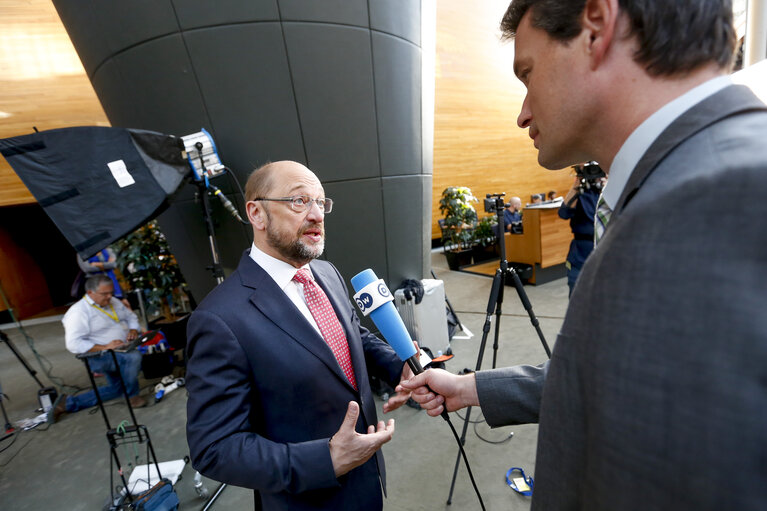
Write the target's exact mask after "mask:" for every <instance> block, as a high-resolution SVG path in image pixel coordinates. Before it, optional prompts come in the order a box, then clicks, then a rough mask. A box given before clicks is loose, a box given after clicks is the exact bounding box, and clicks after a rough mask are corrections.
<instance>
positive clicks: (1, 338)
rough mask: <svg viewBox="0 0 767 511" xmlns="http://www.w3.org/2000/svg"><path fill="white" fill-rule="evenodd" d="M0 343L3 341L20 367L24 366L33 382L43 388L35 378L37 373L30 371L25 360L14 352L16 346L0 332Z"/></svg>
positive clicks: (30, 367) (30, 368)
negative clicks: (19, 363) (17, 360)
mask: <svg viewBox="0 0 767 511" xmlns="http://www.w3.org/2000/svg"><path fill="white" fill-rule="evenodd" d="M0 341H3V342H4V343H5V345H6V346H8V348H9V349H10V350H11V351H12V352H13V354H14V355H16V358H18V359H19V362H21V365H23V366H24V369H26V370H27V372H28V373H29V375H30V376H31V377H32V378H34V380H35V381H36V382H37V384H38V385H39V386H40V388H41V389H42V388H44V387H45V385H43V383H42V382H41V381H40V380H39V379H38V378H37V371H35V370H34V369H32V366H30V365H29V363H28V362H27V361H26V359H25V358H24V357H23V356H22V355H21V353H19V352H18V351H17V350H16V346H14V345H13V343H12V342H11V340H10V339H9V338H8V336H7V335H5V332H3V331H0Z"/></svg>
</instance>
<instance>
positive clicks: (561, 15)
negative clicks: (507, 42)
mask: <svg viewBox="0 0 767 511" xmlns="http://www.w3.org/2000/svg"><path fill="white" fill-rule="evenodd" d="M585 4H586V0H512V2H511V5H509V8H508V9H507V11H506V14H505V15H504V16H503V20H501V32H502V35H503V37H504V38H505V39H508V38H512V37H514V36H515V35H516V33H517V29H518V28H519V23H520V21H521V20H522V17H523V16H524V15H525V13H526V12H527V11H528V10H530V12H531V15H532V18H531V22H532V25H533V26H534V27H536V28H539V29H541V30H545V31H546V32H547V33H548V34H549V35H550V36H551V37H553V38H555V39H558V40H560V41H562V42H567V41H570V40H571V39H573V38H574V37H575V36H576V35H578V34H579V33H580V31H581V25H580V16H581V13H582V12H583V8H584V6H585ZM619 4H620V9H621V12H622V13H624V14H626V16H628V19H629V21H630V25H631V27H630V33H629V34H628V35H629V37H636V39H637V42H638V45H639V47H638V49H637V51H636V53H635V54H634V60H635V61H636V62H637V63H638V64H641V65H643V66H644V67H645V69H646V70H647V72H648V73H649V74H651V75H654V76H661V75H665V76H671V75H676V74H683V73H686V72H688V71H692V70H693V69H695V68H697V67H699V66H701V65H703V64H709V63H713V62H716V63H717V64H718V65H719V66H720V67H722V68H729V67H730V66H731V65H732V59H733V53H734V51H735V45H736V35H735V27H734V25H733V20H732V1H731V0H620V1H619Z"/></svg>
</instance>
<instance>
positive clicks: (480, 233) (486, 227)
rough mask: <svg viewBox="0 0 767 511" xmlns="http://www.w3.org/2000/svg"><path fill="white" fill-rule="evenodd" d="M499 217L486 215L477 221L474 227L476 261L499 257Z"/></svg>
mask: <svg viewBox="0 0 767 511" xmlns="http://www.w3.org/2000/svg"><path fill="white" fill-rule="evenodd" d="M497 226H498V219H497V218H496V217H495V216H485V217H483V218H481V219H480V220H479V222H477V227H476V228H475V229H474V243H475V244H474V253H473V258H474V262H475V263H477V262H479V261H487V260H490V259H494V258H496V257H498V234H497V233H496V229H497Z"/></svg>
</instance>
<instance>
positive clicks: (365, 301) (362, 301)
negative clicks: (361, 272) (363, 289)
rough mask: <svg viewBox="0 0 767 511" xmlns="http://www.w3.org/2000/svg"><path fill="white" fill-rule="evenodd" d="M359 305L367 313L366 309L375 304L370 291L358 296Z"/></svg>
mask: <svg viewBox="0 0 767 511" xmlns="http://www.w3.org/2000/svg"><path fill="white" fill-rule="evenodd" d="M356 301H357V307H359V308H360V311H361V312H362V313H363V314H365V311H366V310H367V309H368V307H370V306H371V305H373V297H372V296H370V294H368V293H362V294H361V295H359V296H358V297H357V300H356Z"/></svg>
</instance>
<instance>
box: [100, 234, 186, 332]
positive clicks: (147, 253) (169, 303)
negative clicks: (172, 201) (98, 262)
mask: <svg viewBox="0 0 767 511" xmlns="http://www.w3.org/2000/svg"><path fill="white" fill-rule="evenodd" d="M115 248H116V249H117V250H116V251H117V265H118V267H119V269H120V272H121V273H122V274H123V277H124V278H125V280H127V281H128V284H130V286H131V288H132V289H134V290H138V291H139V292H140V293H141V296H142V299H143V302H144V306H145V308H146V316H147V318H146V319H147V321H148V322H151V321H153V320H154V319H157V318H165V319H166V320H175V319H176V318H177V314H178V313H184V312H187V310H188V308H189V306H188V304H189V296H188V295H187V293H186V281H185V280H184V277H183V276H182V275H181V270H180V269H179V267H178V263H177V262H176V258H175V257H174V256H173V254H172V253H171V252H170V248H169V247H168V242H167V240H166V239H165V235H164V234H163V233H162V231H160V228H159V227H158V225H157V222H155V221H151V222H149V223H147V224H145V225H143V226H142V227H139V228H138V229H136V230H135V231H133V232H132V233H130V234H128V235H127V236H125V237H124V238H122V239H121V240H119V241H118V242H117V243H116V244H115Z"/></svg>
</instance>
